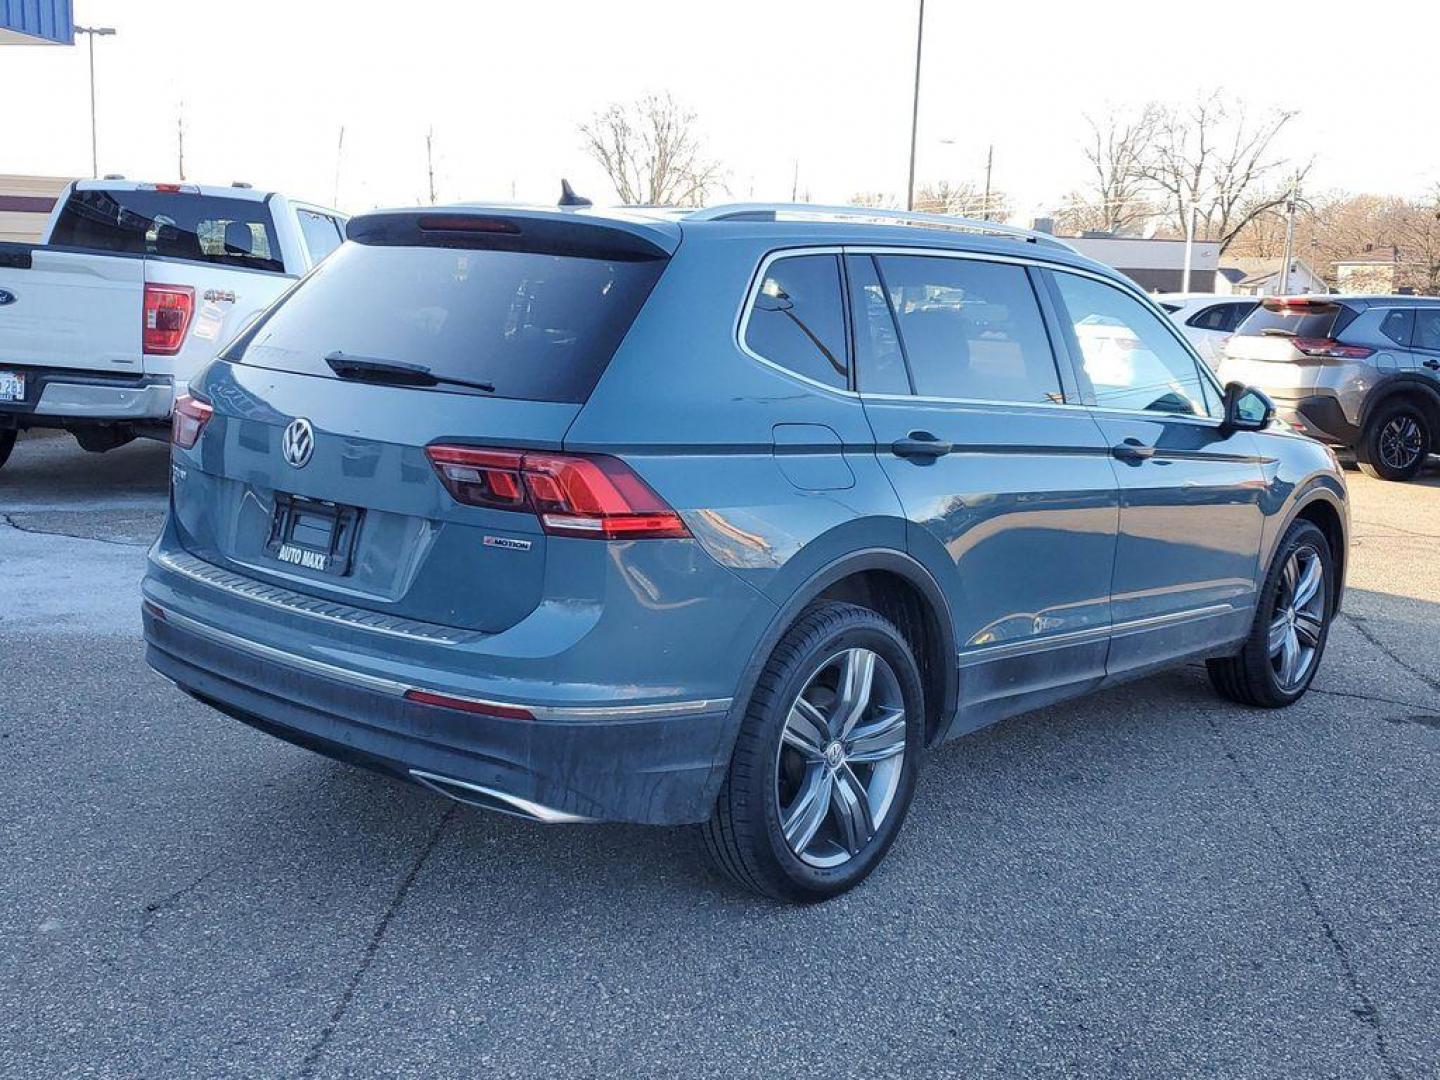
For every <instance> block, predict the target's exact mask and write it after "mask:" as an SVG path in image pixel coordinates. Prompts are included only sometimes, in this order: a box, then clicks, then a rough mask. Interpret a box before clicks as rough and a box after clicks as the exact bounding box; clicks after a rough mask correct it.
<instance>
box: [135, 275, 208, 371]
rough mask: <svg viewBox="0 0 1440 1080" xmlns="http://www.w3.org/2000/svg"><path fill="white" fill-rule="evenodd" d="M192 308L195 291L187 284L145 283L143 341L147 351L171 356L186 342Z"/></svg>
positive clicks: (193, 307)
mask: <svg viewBox="0 0 1440 1080" xmlns="http://www.w3.org/2000/svg"><path fill="white" fill-rule="evenodd" d="M194 311H195V290H194V289H192V288H191V287H190V286H189V285H152V284H150V283H149V282H146V283H145V321H144V322H143V323H142V324H141V325H142V326H143V327H144V333H143V335H142V341H143V343H144V349H145V351H146V352H147V353H150V354H151V355H154V356H174V355H175V354H176V353H178V352H179V351H180V346H182V345H184V344H185V332H186V331H187V330H189V329H190V316H191V315H192V314H194Z"/></svg>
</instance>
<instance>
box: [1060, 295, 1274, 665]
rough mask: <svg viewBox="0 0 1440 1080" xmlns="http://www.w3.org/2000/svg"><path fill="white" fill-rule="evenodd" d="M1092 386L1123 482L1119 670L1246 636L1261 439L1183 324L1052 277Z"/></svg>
mask: <svg viewBox="0 0 1440 1080" xmlns="http://www.w3.org/2000/svg"><path fill="white" fill-rule="evenodd" d="M1050 279H1051V281H1052V282H1053V286H1054V295H1055V299H1056V301H1057V306H1058V309H1059V310H1060V312H1061V313H1062V318H1061V327H1062V336H1063V337H1065V338H1066V339H1067V345H1068V347H1069V349H1070V351H1071V353H1072V354H1073V355H1074V357H1075V358H1076V360H1077V363H1076V365H1075V367H1076V374H1077V377H1078V378H1079V379H1080V383H1081V393H1082V394H1083V395H1084V396H1085V399H1086V400H1087V401H1088V402H1091V403H1092V405H1093V409H1094V416H1095V419H1096V421H1097V422H1098V424H1099V425H1100V428H1101V430H1102V431H1103V433H1104V436H1105V441H1106V444H1107V446H1108V447H1109V448H1110V454H1111V461H1112V467H1113V469H1114V473H1115V478H1116V482H1117V484H1118V485H1119V489H1120V536H1119V543H1118V546H1117V548H1116V559H1115V584H1114V589H1113V593H1112V597H1111V602H1112V609H1111V611H1112V615H1113V618H1114V630H1113V635H1112V641H1111V646H1110V659H1109V662H1108V665H1107V666H1108V670H1109V672H1110V674H1111V675H1116V676H1118V675H1122V674H1125V673H1127V672H1133V671H1135V670H1137V669H1141V668H1144V667H1148V666H1152V665H1158V664H1163V663H1166V662H1168V661H1171V660H1174V659H1176V658H1177V657H1180V656H1185V655H1193V654H1196V653H1200V652H1203V651H1205V650H1207V649H1210V648H1223V647H1226V646H1228V645H1229V644H1231V643H1233V642H1234V641H1236V640H1238V639H1239V638H1243V637H1244V635H1245V633H1246V631H1247V629H1248V627H1249V625H1250V620H1251V617H1252V615H1253V607H1254V603H1255V597H1256V587H1257V581H1256V578H1257V572H1258V566H1257V560H1258V557H1259V551H1260V543H1261V532H1262V530H1263V528H1264V524H1265V514H1264V501H1265V497H1266V486H1267V481H1266V477H1267V472H1266V468H1265V463H1264V462H1263V460H1262V459H1261V457H1260V455H1259V452H1258V440H1256V438H1255V437H1254V436H1253V435H1252V434H1249V433H1247V432H1229V431H1227V430H1225V428H1224V425H1223V424H1222V410H1223V406H1222V403H1221V396H1220V391H1219V388H1218V387H1217V386H1216V384H1215V381H1214V380H1213V379H1212V378H1210V376H1209V373H1208V372H1207V371H1206V370H1205V368H1204V366H1203V364H1201V363H1200V362H1199V361H1198V360H1197V359H1196V357H1195V356H1194V354H1193V353H1192V351H1191V350H1190V349H1189V348H1188V347H1187V346H1186V345H1185V344H1184V341H1183V339H1182V338H1181V336H1180V335H1179V334H1178V333H1176V332H1175V330H1174V329H1173V327H1172V326H1170V324H1169V323H1168V322H1167V321H1166V320H1164V319H1163V318H1161V317H1160V316H1159V315H1157V314H1155V313H1154V312H1153V311H1152V310H1151V309H1150V308H1149V307H1148V306H1146V305H1145V304H1144V303H1142V302H1141V301H1140V300H1139V299H1138V298H1137V297H1135V296H1132V295H1131V294H1130V293H1129V292H1127V291H1125V290H1123V289H1121V288H1119V287H1117V286H1115V285H1112V284H1109V283H1107V282H1105V281H1103V280H1101V279H1099V278H1094V277H1089V276H1082V275H1080V274H1072V273H1067V272H1062V271H1059V270H1056V271H1054V272H1053V273H1051V274H1050Z"/></svg>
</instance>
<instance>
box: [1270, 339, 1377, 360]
mask: <svg viewBox="0 0 1440 1080" xmlns="http://www.w3.org/2000/svg"><path fill="white" fill-rule="evenodd" d="M1291 344H1292V345H1294V346H1295V348H1297V349H1299V350H1300V351H1301V352H1302V353H1304V354H1305V355H1306V356H1315V357H1324V358H1327V359H1332V360H1364V359H1365V358H1366V357H1367V356H1369V355H1370V354H1371V353H1373V352H1374V351H1375V350H1374V349H1371V348H1368V347H1367V346H1364V345H1342V344H1341V343H1340V342H1338V341H1336V340H1335V339H1334V338H1303V337H1297V338H1295V340H1294V341H1292V342H1291Z"/></svg>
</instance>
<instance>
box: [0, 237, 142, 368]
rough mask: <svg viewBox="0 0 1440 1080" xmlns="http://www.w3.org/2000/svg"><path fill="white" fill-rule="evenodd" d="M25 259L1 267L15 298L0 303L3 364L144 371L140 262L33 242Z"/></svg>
mask: <svg viewBox="0 0 1440 1080" xmlns="http://www.w3.org/2000/svg"><path fill="white" fill-rule="evenodd" d="M24 261H25V260H23V259H13V260H7V263H9V265H0V288H3V289H4V290H5V291H6V292H7V293H9V294H10V295H11V296H13V297H14V299H13V300H12V301H11V302H10V303H8V304H6V305H4V306H3V307H0V367H3V366H4V365H5V364H7V363H8V364H16V365H21V366H25V365H34V366H38V367H62V368H69V369H72V370H82V371H97V372H109V373H122V372H133V373H136V374H138V373H139V372H140V371H141V370H142V367H143V365H142V359H141V345H140V332H141V315H142V308H143V305H144V297H145V262H144V260H143V259H138V258H126V257H124V256H117V255H107V254H100V253H96V252H86V251H64V250H59V249H50V248H43V247H36V248H33V249H31V251H30V257H29V260H28V261H29V262H30V266H29V268H28V269H25V268H23V263H24ZM17 264H18V265H17Z"/></svg>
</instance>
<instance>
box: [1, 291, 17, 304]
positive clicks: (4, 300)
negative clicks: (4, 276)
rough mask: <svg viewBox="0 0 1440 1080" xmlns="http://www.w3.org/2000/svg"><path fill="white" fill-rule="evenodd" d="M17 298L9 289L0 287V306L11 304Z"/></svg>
mask: <svg viewBox="0 0 1440 1080" xmlns="http://www.w3.org/2000/svg"><path fill="white" fill-rule="evenodd" d="M17 299H18V297H17V296H16V295H15V294H14V293H13V292H11V291H10V290H9V289H0V307H4V306H5V305H6V304H13V303H14V302H15V301H16V300H17Z"/></svg>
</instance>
